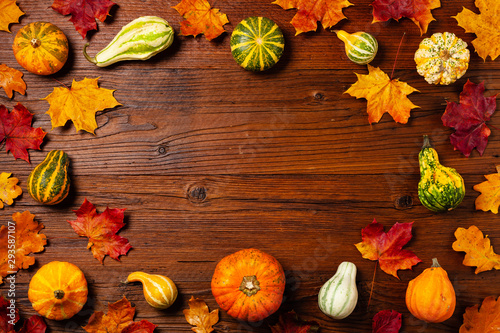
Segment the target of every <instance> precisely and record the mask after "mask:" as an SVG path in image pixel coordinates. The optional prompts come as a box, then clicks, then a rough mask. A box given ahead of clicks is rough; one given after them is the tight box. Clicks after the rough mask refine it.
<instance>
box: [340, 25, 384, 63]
mask: <svg viewBox="0 0 500 333" xmlns="http://www.w3.org/2000/svg"><path fill="white" fill-rule="evenodd" d="M334 32H336V33H337V37H338V38H340V40H341V41H343V42H344V44H345V53H346V54H347V57H348V58H349V60H351V61H352V62H354V63H356V64H358V65H366V64H368V63H369V62H371V61H372V60H373V59H374V58H375V55H377V51H378V43H377V40H376V39H375V38H374V37H373V36H372V35H370V34H369V33H367V32H363V31H358V32H355V33H352V34H349V33H347V32H345V31H344V30H335V31H334Z"/></svg>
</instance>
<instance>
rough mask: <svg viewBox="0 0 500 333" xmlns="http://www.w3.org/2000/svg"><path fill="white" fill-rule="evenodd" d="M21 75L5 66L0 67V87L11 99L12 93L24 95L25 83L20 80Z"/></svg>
mask: <svg viewBox="0 0 500 333" xmlns="http://www.w3.org/2000/svg"><path fill="white" fill-rule="evenodd" d="M22 77H23V73H22V72H20V71H18V70H17V69H14V68H10V67H9V66H7V65H4V64H1V65H0V87H2V88H3V90H5V93H6V94H7V96H8V97H9V98H12V91H13V90H14V91H17V92H18V93H20V94H22V95H24V94H25V93H26V83H25V82H24V80H23V79H22Z"/></svg>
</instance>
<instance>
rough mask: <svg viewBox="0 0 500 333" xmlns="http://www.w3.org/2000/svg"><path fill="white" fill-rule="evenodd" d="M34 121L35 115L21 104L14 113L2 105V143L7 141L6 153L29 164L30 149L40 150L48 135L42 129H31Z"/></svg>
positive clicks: (0, 141) (0, 123)
mask: <svg viewBox="0 0 500 333" xmlns="http://www.w3.org/2000/svg"><path fill="white" fill-rule="evenodd" d="M32 120H33V115H32V114H31V113H30V112H29V111H28V110H27V109H26V108H25V107H24V106H23V105H22V104H21V103H17V105H16V106H14V109H13V110H12V112H9V111H8V110H7V108H6V107H5V106H4V105H0V143H2V142H3V141H4V140H5V149H6V151H7V152H9V151H11V152H12V155H13V156H14V158H15V159H18V158H21V159H23V160H25V161H26V162H28V163H29V161H30V158H29V154H28V149H38V150H40V145H41V144H42V142H43V138H44V137H45V134H47V133H45V132H44V131H43V130H42V129H41V128H33V127H31V121H32Z"/></svg>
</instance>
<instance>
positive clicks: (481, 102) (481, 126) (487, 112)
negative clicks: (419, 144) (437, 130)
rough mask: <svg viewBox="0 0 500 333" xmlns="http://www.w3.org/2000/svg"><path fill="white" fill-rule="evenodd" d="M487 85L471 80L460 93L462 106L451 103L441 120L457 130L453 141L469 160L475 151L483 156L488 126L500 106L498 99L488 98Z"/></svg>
mask: <svg viewBox="0 0 500 333" xmlns="http://www.w3.org/2000/svg"><path fill="white" fill-rule="evenodd" d="M483 93H484V84H483V83H482V82H481V83H479V84H475V83H473V82H471V81H469V80H467V82H466V83H465V85H464V88H463V90H462V92H461V93H460V103H459V104H457V103H454V102H447V105H446V110H445V112H444V114H443V116H442V117H441V120H442V121H443V125H444V126H448V127H453V128H454V129H455V133H453V134H452V135H451V136H450V141H451V144H452V145H453V147H454V148H455V150H459V151H460V152H462V154H464V155H465V156H466V157H469V156H470V154H471V152H472V150H473V149H474V148H476V149H477V151H478V152H479V155H481V156H482V155H483V152H484V150H485V149H486V145H487V144H488V137H489V136H490V134H491V130H490V129H489V128H488V127H487V126H486V122H487V121H489V120H490V118H491V116H492V115H493V113H495V109H496V107H497V103H496V97H497V95H494V96H491V97H484V96H483Z"/></svg>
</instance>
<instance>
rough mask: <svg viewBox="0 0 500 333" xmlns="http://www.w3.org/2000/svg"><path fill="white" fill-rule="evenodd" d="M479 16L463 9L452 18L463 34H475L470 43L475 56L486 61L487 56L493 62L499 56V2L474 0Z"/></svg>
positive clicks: (495, 0) (494, 0)
mask: <svg viewBox="0 0 500 333" xmlns="http://www.w3.org/2000/svg"><path fill="white" fill-rule="evenodd" d="M475 4H476V7H477V8H479V12H480V14H476V13H474V12H473V11H471V10H469V9H467V8H465V7H464V8H463V10H462V11H461V12H460V13H458V14H457V16H453V17H454V18H455V19H456V20H457V22H458V25H459V26H461V27H462V28H464V29H465V32H471V33H475V34H476V36H477V38H476V39H474V40H473V41H472V45H474V48H475V49H476V52H477V54H478V55H479V56H480V57H481V58H483V59H484V60H485V61H486V58H487V57H488V56H490V57H491V59H492V60H495V59H496V58H497V57H498V56H499V55H500V29H499V28H498V27H500V2H499V1H498V0H476V2H475Z"/></svg>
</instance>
